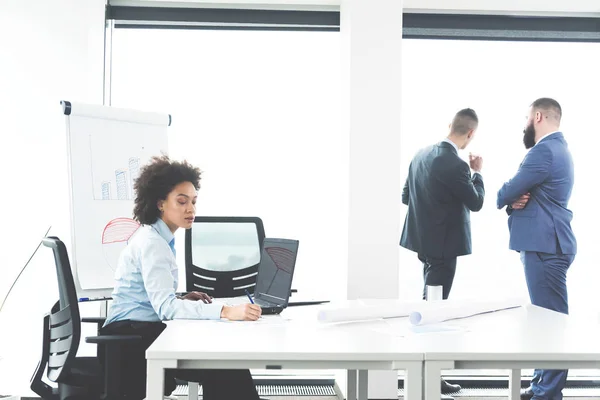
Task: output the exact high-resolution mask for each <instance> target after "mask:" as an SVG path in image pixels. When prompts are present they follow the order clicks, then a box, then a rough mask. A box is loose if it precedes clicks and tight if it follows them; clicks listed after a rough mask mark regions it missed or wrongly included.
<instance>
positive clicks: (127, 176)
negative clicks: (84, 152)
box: [89, 135, 140, 200]
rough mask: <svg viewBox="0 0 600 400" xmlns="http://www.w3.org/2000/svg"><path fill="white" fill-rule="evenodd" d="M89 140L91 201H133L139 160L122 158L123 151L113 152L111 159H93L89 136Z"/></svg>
mask: <svg viewBox="0 0 600 400" xmlns="http://www.w3.org/2000/svg"><path fill="white" fill-rule="evenodd" d="M89 140H90V155H91V157H90V162H91V173H92V185H93V199H94V200H133V198H134V197H135V191H134V189H133V188H134V184H135V180H136V179H137V177H138V176H139V174H140V158H139V157H127V156H125V157H123V155H125V154H126V153H125V152H124V151H121V152H116V151H114V152H113V157H114V158H112V159H106V158H102V159H101V158H99V157H94V147H93V146H92V136H91V135H90V137H89ZM123 153H125V154H123Z"/></svg>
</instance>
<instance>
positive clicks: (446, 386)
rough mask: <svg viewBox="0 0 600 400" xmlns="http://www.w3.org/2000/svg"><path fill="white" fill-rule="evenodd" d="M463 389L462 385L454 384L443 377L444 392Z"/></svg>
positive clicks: (454, 391)
mask: <svg viewBox="0 0 600 400" xmlns="http://www.w3.org/2000/svg"><path fill="white" fill-rule="evenodd" d="M460 389H461V387H460V385H453V384H451V383H448V382H446V381H445V380H443V379H442V393H443V394H448V393H456V392H458V391H459V390H460Z"/></svg>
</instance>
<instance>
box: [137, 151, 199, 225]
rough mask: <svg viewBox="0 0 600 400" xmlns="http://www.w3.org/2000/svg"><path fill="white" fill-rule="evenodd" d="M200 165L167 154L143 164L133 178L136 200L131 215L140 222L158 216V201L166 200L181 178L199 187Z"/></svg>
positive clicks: (154, 220)
mask: <svg viewBox="0 0 600 400" xmlns="http://www.w3.org/2000/svg"><path fill="white" fill-rule="evenodd" d="M201 173H202V172H201V171H200V169H199V168H196V167H194V166H192V165H191V164H190V163H188V162H187V161H185V160H184V161H171V159H170V158H169V156H166V155H162V156H154V157H152V158H151V159H150V163H149V164H147V165H145V166H144V167H142V169H141V171H140V175H139V177H138V178H137V179H136V180H135V182H134V185H133V189H134V190H135V202H134V204H135V205H134V207H133V218H134V219H135V220H136V221H138V222H139V223H141V224H146V225H148V224H153V223H155V222H156V220H157V219H158V218H160V211H159V210H158V206H157V203H158V201H159V200H166V198H167V196H168V195H169V193H171V191H172V190H173V188H174V187H175V186H177V185H178V184H180V183H182V182H191V183H192V185H194V187H195V188H196V190H198V189H199V188H200V174H201Z"/></svg>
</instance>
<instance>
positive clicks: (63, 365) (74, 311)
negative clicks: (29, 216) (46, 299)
mask: <svg viewBox="0 0 600 400" xmlns="http://www.w3.org/2000/svg"><path fill="white" fill-rule="evenodd" d="M42 242H43V243H44V246H46V247H49V248H51V249H52V251H53V252H54V263H55V265H56V276H57V278H58V279H57V280H58V292H59V301H58V302H57V303H56V304H55V305H54V307H53V308H52V311H51V312H50V318H49V324H48V326H47V330H48V337H49V341H50V343H49V357H48V373H47V375H48V379H50V380H51V381H54V382H60V381H61V379H63V378H64V373H63V372H64V371H70V369H71V368H70V367H71V363H72V362H73V359H74V358H75V356H76V355H77V349H78V348H79V340H80V337H81V320H80V315H79V304H78V302H77V292H76V290H75V282H74V281H73V273H72V272H71V264H70V263H69V256H68V254H67V249H66V247H65V245H64V243H63V242H61V241H60V239H58V238H57V237H52V236H50V237H46V238H44V239H43V240H42Z"/></svg>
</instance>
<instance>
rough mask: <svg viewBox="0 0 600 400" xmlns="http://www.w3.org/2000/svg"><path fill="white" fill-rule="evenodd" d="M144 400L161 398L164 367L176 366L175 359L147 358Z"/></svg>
mask: <svg viewBox="0 0 600 400" xmlns="http://www.w3.org/2000/svg"><path fill="white" fill-rule="evenodd" d="M146 368H147V378H146V400H163V392H164V390H165V369H167V368H177V361H175V360H147V367H146Z"/></svg>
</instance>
